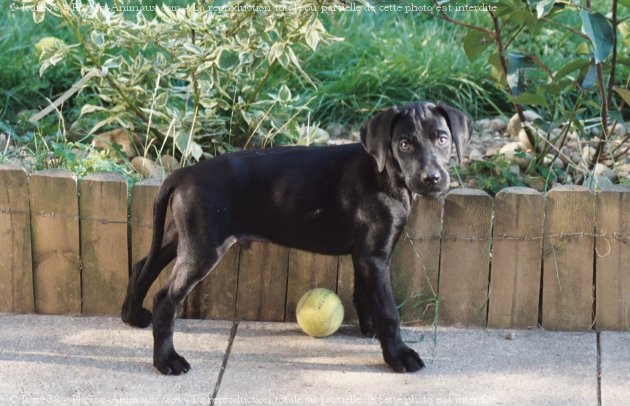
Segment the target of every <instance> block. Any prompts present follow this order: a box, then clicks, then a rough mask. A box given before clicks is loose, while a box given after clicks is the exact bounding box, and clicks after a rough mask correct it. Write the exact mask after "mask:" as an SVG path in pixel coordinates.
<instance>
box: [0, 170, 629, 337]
mask: <svg viewBox="0 0 630 406" xmlns="http://www.w3.org/2000/svg"><path fill="white" fill-rule="evenodd" d="M158 187H159V182H157V181H154V180H147V181H143V182H140V183H138V184H136V185H134V187H133V188H132V190H131V193H130V195H131V203H130V204H129V200H128V196H129V194H128V190H127V184H126V183H125V181H124V180H123V179H122V178H120V177H118V176H116V175H112V174H95V175H90V176H88V177H85V178H83V179H81V180H79V181H77V179H76V178H75V177H74V176H73V175H72V174H70V173H68V172H65V171H59V170H47V171H42V172H37V173H35V174H32V175H30V176H27V174H26V172H24V171H23V170H21V169H17V168H14V167H8V166H0V247H1V249H2V254H1V256H0V311H1V312H20V313H23V312H36V313H44V314H78V313H83V314H101V315H117V314H119V308H120V304H121V302H122V299H123V297H124V293H125V289H126V284H127V278H128V272H129V267H130V264H131V263H133V262H135V261H137V260H138V259H140V258H142V257H143V256H144V255H145V254H146V253H147V251H148V249H149V245H150V240H151V232H152V216H151V212H152V202H153V197H154V195H155V193H156V191H157V188H158ZM171 267H172V265H170V266H169V269H168V270H167V271H165V272H163V274H162V275H161V276H160V278H159V279H158V281H156V283H155V284H154V286H153V287H152V289H151V292H150V296H152V294H153V293H155V291H156V290H157V289H158V288H159V287H160V286H162V285H163V284H164V283H165V282H166V280H167V278H168V275H169V272H170V268H171ZM392 284H393V287H394V291H395V294H396V298H397V302H398V303H399V305H400V313H401V317H402V319H403V322H404V323H407V324H427V323H432V322H434V321H439V323H440V324H441V325H447V324H456V325H467V326H488V327H496V328H527V327H532V326H536V325H537V324H539V323H540V324H542V326H543V327H544V328H546V329H550V330H589V329H591V328H597V329H613V330H622V329H628V328H630V327H629V326H630V322H629V319H630V316H629V310H630V188H628V187H626V188H624V187H615V188H612V189H609V190H605V191H603V192H601V193H597V194H592V193H590V192H588V191H587V190H586V189H584V188H582V187H579V186H562V187H558V188H554V189H552V190H551V191H550V192H549V193H547V195H546V196H544V195H543V194H541V193H539V192H536V191H534V190H532V189H527V188H508V189H505V190H503V191H501V192H500V193H499V194H497V196H496V197H494V198H492V197H490V196H489V195H487V194H486V193H484V192H482V191H479V190H472V189H456V190H453V191H452V192H451V193H450V194H449V195H448V196H447V198H446V201H445V203H444V205H441V204H439V203H438V202H437V201H436V200H433V199H419V200H418V201H417V202H416V203H415V206H414V208H413V213H412V215H411V217H410V219H409V222H408V224H407V226H406V228H405V231H404V233H403V235H402V237H401V239H400V241H399V243H398V246H397V248H396V251H395V254H394V258H393V260H392ZM312 287H327V288H330V289H333V290H335V291H337V293H338V294H339V295H340V297H341V298H342V300H343V302H344V304H345V308H346V322H355V321H356V313H355V311H354V307H353V306H352V290H353V270H352V261H351V259H350V258H349V257H346V256H344V257H331V256H323V255H315V254H311V253H307V252H302V251H298V250H293V249H288V248H285V247H280V246H276V245H272V244H264V243H253V244H252V246H251V247H250V248H248V249H245V248H239V247H237V246H235V247H232V248H231V249H230V250H229V252H228V254H227V255H226V256H225V258H224V260H223V261H222V262H221V263H220V264H219V266H218V267H217V268H216V269H215V271H214V272H213V273H212V274H211V275H210V276H209V277H208V278H207V279H206V280H204V281H203V282H202V283H201V284H200V285H199V286H198V287H197V288H196V289H195V290H194V291H193V292H192V293H191V294H190V295H189V297H188V299H187V301H186V304H185V306H184V308H185V309H184V315H185V316H187V317H195V318H220V319H234V318H237V319H243V320H271V321H284V320H287V321H290V320H294V318H295V316H294V309H295V305H296V303H297V301H298V299H299V298H300V296H301V295H302V294H303V293H304V292H305V291H306V290H308V289H310V288H312ZM145 304H146V305H147V306H148V307H151V300H150V298H148V299H147V301H146V302H145Z"/></svg>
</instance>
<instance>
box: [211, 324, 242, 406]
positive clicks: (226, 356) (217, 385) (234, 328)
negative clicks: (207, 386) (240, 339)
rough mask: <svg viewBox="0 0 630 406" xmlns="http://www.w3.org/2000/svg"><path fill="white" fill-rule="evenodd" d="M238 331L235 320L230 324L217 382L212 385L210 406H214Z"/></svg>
mask: <svg viewBox="0 0 630 406" xmlns="http://www.w3.org/2000/svg"><path fill="white" fill-rule="evenodd" d="M237 330H238V321H237V320H235V321H234V324H232V329H231V330H230V338H229V340H228V345H227V348H226V350H225V354H224V355H223V361H222V362H221V369H220V370H219V376H218V377H217V382H216V383H215V385H214V391H213V392H212V397H211V398H210V406H214V400H215V399H216V397H217V395H218V394H219V388H220V387H221V380H222V379H223V373H224V372H225V369H226V368H227V364H228V359H229V358H230V353H231V352H232V344H233V343H234V339H235V338H236V332H237Z"/></svg>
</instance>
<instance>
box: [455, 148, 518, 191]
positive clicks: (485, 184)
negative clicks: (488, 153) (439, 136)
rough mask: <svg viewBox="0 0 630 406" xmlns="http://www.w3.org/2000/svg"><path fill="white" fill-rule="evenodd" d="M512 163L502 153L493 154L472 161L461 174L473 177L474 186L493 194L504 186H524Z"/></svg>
mask: <svg viewBox="0 0 630 406" xmlns="http://www.w3.org/2000/svg"><path fill="white" fill-rule="evenodd" d="M512 165H513V164H512V163H511V162H510V161H508V160H507V159H505V157H504V156H503V154H495V155H493V156H492V157H491V158H489V159H484V160H479V161H472V162H471V163H470V165H468V167H466V168H464V169H463V170H462V175H463V176H464V177H466V178H469V179H473V182H474V185H475V187H477V188H479V189H482V190H485V191H486V192H488V193H490V194H492V195H495V194H497V193H498V192H499V190H501V189H503V188H506V187H510V186H525V183H523V180H522V179H521V178H520V176H519V174H518V171H514V170H513V169H512Z"/></svg>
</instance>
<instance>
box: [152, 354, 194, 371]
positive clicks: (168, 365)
mask: <svg viewBox="0 0 630 406" xmlns="http://www.w3.org/2000/svg"><path fill="white" fill-rule="evenodd" d="M153 365H154V366H155V367H156V368H157V369H158V371H160V372H161V373H162V374H164V375H181V374H185V373H186V372H188V371H190V364H189V363H188V361H186V359H185V358H184V357H182V356H180V355H179V354H177V353H176V352H175V351H171V352H169V353H168V355H166V356H161V357H153Z"/></svg>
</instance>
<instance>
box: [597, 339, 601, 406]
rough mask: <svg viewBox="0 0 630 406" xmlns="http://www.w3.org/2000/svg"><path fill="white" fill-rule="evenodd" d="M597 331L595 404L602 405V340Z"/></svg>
mask: <svg viewBox="0 0 630 406" xmlns="http://www.w3.org/2000/svg"><path fill="white" fill-rule="evenodd" d="M601 334H602V333H601V332H599V331H598V332H597V406H602V341H601Z"/></svg>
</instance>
